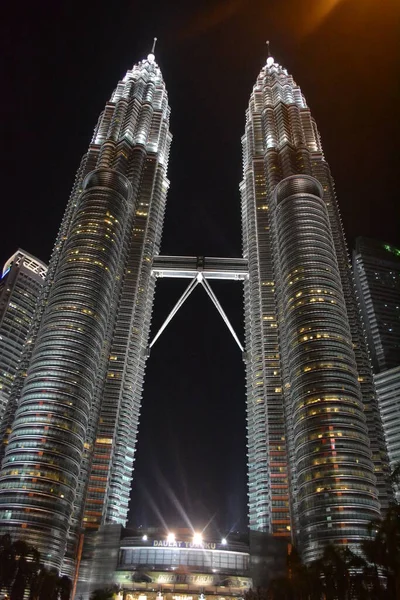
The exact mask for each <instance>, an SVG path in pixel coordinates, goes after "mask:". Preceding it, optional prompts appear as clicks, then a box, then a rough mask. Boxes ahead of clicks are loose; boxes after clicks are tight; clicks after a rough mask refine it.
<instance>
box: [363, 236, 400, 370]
mask: <svg viewBox="0 0 400 600" xmlns="http://www.w3.org/2000/svg"><path fill="white" fill-rule="evenodd" d="M353 269H354V277H355V281H356V285H357V292H358V298H359V302H360V306H361V311H362V314H363V318H364V325H365V329H366V333H367V340H368V345H369V349H370V352H371V358H372V364H373V368H374V372H375V373H380V372H381V371H385V370H386V369H391V368H393V367H397V366H399V365H400V250H399V249H398V248H396V247H394V246H391V245H390V244H386V243H384V242H380V241H378V240H373V239H369V238H364V237H359V238H357V239H356V247H355V250H354V251H353Z"/></svg>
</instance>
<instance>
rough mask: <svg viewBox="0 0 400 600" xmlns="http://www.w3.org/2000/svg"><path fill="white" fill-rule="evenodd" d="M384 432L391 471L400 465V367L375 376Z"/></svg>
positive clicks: (398, 492)
mask: <svg viewBox="0 0 400 600" xmlns="http://www.w3.org/2000/svg"><path fill="white" fill-rule="evenodd" d="M375 385H376V392H377V394H378V401H379V408H380V411H381V417H382V424H383V430H384V432H385V438H386V444H387V449H388V455H389V462H390V466H391V469H392V470H394V469H395V468H396V467H397V466H398V465H399V464H400V366H398V367H393V369H387V370H386V371H382V372H381V373H378V374H377V375H375ZM396 499H397V501H398V502H400V486H399V485H396Z"/></svg>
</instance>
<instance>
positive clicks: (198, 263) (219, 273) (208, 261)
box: [147, 256, 248, 358]
mask: <svg viewBox="0 0 400 600" xmlns="http://www.w3.org/2000/svg"><path fill="white" fill-rule="evenodd" d="M152 272H153V275H155V276H156V277H173V278H178V279H181V278H183V279H185V278H191V282H190V284H189V285H188V287H187V288H186V290H185V291H184V292H183V294H182V296H181V297H180V298H179V300H178V302H177V303H176V304H175V306H174V308H173V309H172V310H171V312H170V313H169V315H168V317H167V318H166V319H165V321H164V323H163V324H162V325H161V327H160V329H159V330H158V332H157V334H156V335H155V337H154V338H153V341H152V342H151V343H150V345H149V346H148V350H147V352H148V354H149V353H150V349H151V348H152V347H153V346H154V344H155V343H156V341H157V340H158V338H159V337H160V335H161V334H162V333H163V331H164V330H165V328H166V327H167V325H168V324H169V323H170V322H171V321H172V319H173V318H174V316H175V315H176V313H177V312H178V310H179V309H180V308H181V306H183V304H184V303H185V302H186V300H187V299H188V298H189V296H190V294H191V293H192V292H193V290H194V288H195V287H196V286H197V285H198V284H199V283H200V284H201V285H202V286H203V288H204V289H205V291H206V292H207V295H208V296H209V298H210V299H211V301H212V303H213V304H214V306H215V307H216V309H217V310H218V312H219V314H220V315H221V317H222V319H223V321H224V323H225V325H226V326H227V327H228V329H229V331H230V332H231V334H232V337H233V339H234V340H235V342H236V344H237V345H238V346H239V348H240V350H241V352H242V354H243V357H244V358H245V354H246V353H245V351H244V348H243V346H242V344H241V342H240V340H239V338H238V336H237V335H236V332H235V330H234V329H233V327H232V324H231V322H230V321H229V319H228V317H227V315H226V313H225V311H224V309H223V308H222V306H221V304H220V302H219V300H218V298H217V296H216V295H215V293H214V291H213V290H212V288H211V286H210V284H209V282H208V281H207V279H208V278H211V279H225V280H226V279H230V280H236V281H243V280H244V279H247V278H248V266H247V261H246V260H245V259H243V258H240V259H227V258H204V257H197V258H195V257H183V256H158V257H156V258H155V260H154V263H153V267H152Z"/></svg>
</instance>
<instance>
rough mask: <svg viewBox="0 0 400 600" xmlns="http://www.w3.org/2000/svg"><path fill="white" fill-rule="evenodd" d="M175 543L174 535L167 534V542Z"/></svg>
mask: <svg viewBox="0 0 400 600" xmlns="http://www.w3.org/2000/svg"><path fill="white" fill-rule="evenodd" d="M174 541H175V534H174V533H169V534H168V535H167V542H174Z"/></svg>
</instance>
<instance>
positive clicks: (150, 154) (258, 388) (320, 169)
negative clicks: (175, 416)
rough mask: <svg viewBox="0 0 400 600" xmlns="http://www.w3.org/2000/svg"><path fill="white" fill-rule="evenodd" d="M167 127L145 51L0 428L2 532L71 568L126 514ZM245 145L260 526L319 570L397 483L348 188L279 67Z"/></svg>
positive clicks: (98, 146)
mask: <svg viewBox="0 0 400 600" xmlns="http://www.w3.org/2000/svg"><path fill="white" fill-rule="evenodd" d="M169 115H170V108H169V105H168V96H167V91H166V87H165V83H164V81H163V78H162V74H161V71H160V69H159V67H158V65H157V63H156V60H155V56H154V54H150V55H149V56H148V57H147V59H146V60H143V61H141V62H140V63H138V64H137V65H135V66H134V68H133V69H132V70H130V71H128V72H127V74H126V75H125V77H124V79H123V80H122V81H120V82H119V84H118V86H117V88H116V89H115V91H114V92H113V94H112V96H111V98H110V100H109V102H108V103H107V104H106V106H105V109H104V111H103V112H102V114H101V115H100V118H99V121H98V124H97V126H96V129H95V132H94V135H93V138H92V141H91V143H90V145H89V149H88V151H87V153H86V154H85V155H84V157H83V159H82V162H81V165H80V168H79V170H78V173H77V176H76V180H75V184H74V187H73V191H72V194H71V197H70V199H69V201H68V204H67V208H66V211H65V215H64V218H63V221H62V223H61V227H60V231H59V234H58V237H57V239H56V243H55V247H54V251H53V255H52V258H51V261H50V265H49V269H48V272H47V277H46V281H45V285H44V288H43V291H42V295H41V298H40V302H39V305H38V309H37V312H36V316H35V318H34V319H33V322H32V326H31V331H30V334H29V338H28V343H27V345H26V347H25V350H24V353H23V356H22V359H21V362H20V370H19V374H18V376H17V378H16V380H15V383H14V387H13V390H12V392H11V396H10V400H9V403H8V407H7V410H6V415H5V419H4V423H3V428H2V448H3V455H4V458H3V463H2V470H1V473H0V523H1V528H2V530H3V531H8V532H10V533H11V534H12V535H13V536H15V537H24V538H25V539H27V540H28V541H29V542H30V543H32V544H34V545H35V546H37V547H38V549H39V550H40V551H41V553H42V556H43V557H44V559H45V560H46V562H47V563H48V564H49V565H51V566H55V567H57V568H59V569H61V570H62V571H63V572H65V573H68V574H72V573H73V572H74V568H75V556H76V552H77V548H78V545H79V540H81V539H82V533H83V532H87V531H90V530H96V529H98V527H99V526H101V525H106V524H116V523H118V524H122V525H125V523H126V519H127V513H128V504H129V495H130V488H131V480H132V472H133V462H134V454H135V444H136V438H137V433H138V424H139V415H140V405H141V396H142V387H143V377H144V370H145V364H146V360H147V357H148V344H149V330H150V321H151V314H152V307H153V297H154V292H155V284H156V269H155V268H154V265H155V261H154V259H155V257H157V256H158V255H159V252H160V243H161V233H162V227H163V219H164V211H165V203H166V194H167V190H168V187H169V182H168V179H167V165H168V156H169V148H170V144H171V139H172V136H171V133H170V131H169ZM242 145H243V180H242V183H241V185H240V191H241V198H242V228H243V252H244V255H243V256H244V259H245V265H246V268H245V272H244V276H243V277H241V278H242V279H243V278H244V279H245V281H244V297H245V337H246V343H245V353H244V357H245V362H246V376H247V427H248V483H249V522H250V529H253V530H257V531H263V532H268V533H271V534H272V535H274V536H278V537H283V538H285V539H287V540H290V539H292V540H294V541H295V542H296V543H297V544H299V546H300V548H301V550H302V552H303V555H304V558H305V559H306V560H312V559H313V558H315V557H316V556H318V555H319V554H320V552H321V549H322V548H323V547H324V546H325V545H326V544H327V543H330V542H333V543H338V544H351V543H356V542H357V541H359V540H360V539H362V538H363V537H365V536H366V535H367V527H368V523H369V522H370V521H371V520H372V519H373V518H376V517H379V515H380V511H381V510H382V509H385V507H386V506H387V504H388V501H389V499H390V489H389V484H388V477H387V472H388V466H387V457H386V450H385V445H384V441H383V433H382V428H381V423H380V419H379V414H378V409H377V403H376V398H375V392H374V386H373V380H372V374H371V368H370V364H369V356H368V353H367V349H366V345H365V339H364V333H363V328H362V323H361V318H360V315H359V309H358V305H357V301H356V296H355V292H354V286H353V281H352V273H351V270H350V267H349V262H348V256H347V250H346V244H345V240H344V236H343V231H342V224H341V220H340V214H339V210H338V206H337V202H336V197H335V192H334V183H333V180H332V177H331V175H330V171H329V166H328V164H327V162H326V161H325V159H324V155H323V151H322V147H321V142H320V136H319V133H318V130H317V127H316V124H315V121H314V120H313V118H312V116H311V113H310V109H309V108H308V107H307V104H306V101H305V99H304V96H303V95H302V93H301V90H300V88H299V87H298V86H297V85H296V83H295V82H294V81H293V78H292V77H291V76H290V75H288V73H287V71H286V70H285V69H284V68H282V67H281V66H280V65H279V64H277V63H276V62H275V61H274V59H273V58H272V57H269V58H268V60H267V64H266V65H265V66H264V67H263V69H262V70H261V72H260V74H259V76H258V78H257V81H256V84H255V86H254V88H253V92H252V94H251V97H250V102H249V107H248V110H247V113H246V127H245V134H244V136H243V138H242ZM157 260H158V261H159V260H160V259H157ZM182 276H183V275H182ZM199 277H201V279H202V280H203V275H199Z"/></svg>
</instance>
